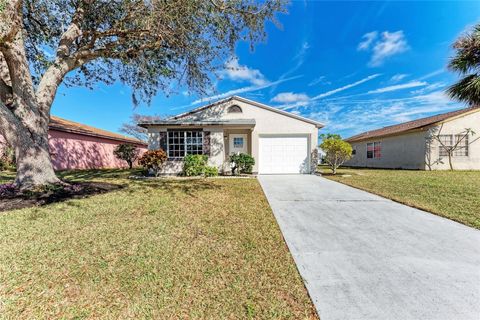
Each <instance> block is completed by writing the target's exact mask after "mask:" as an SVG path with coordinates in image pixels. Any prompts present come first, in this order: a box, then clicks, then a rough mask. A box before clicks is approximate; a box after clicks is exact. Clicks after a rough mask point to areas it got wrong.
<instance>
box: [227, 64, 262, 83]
mask: <svg viewBox="0 0 480 320" xmlns="http://www.w3.org/2000/svg"><path fill="white" fill-rule="evenodd" d="M223 75H225V76H226V77H228V78H229V79H231V80H234V81H248V82H250V83H251V84H254V85H257V86H261V85H265V84H267V83H268V81H267V80H266V79H265V76H264V75H263V74H262V73H261V72H260V70H258V69H250V68H249V67H247V66H242V65H240V64H239V63H238V59H236V58H233V59H230V60H229V61H228V62H227V63H226V64H225V70H224V72H223Z"/></svg>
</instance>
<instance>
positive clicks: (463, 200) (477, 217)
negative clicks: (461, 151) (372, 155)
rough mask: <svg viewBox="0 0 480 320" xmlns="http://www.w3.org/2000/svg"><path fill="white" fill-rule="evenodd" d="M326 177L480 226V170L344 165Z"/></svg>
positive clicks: (324, 171) (327, 171) (324, 170)
mask: <svg viewBox="0 0 480 320" xmlns="http://www.w3.org/2000/svg"><path fill="white" fill-rule="evenodd" d="M320 170H321V171H322V172H323V173H327V175H324V176H325V177H326V178H329V179H332V180H335V181H338V182H341V183H345V184H348V185H350V186H353V187H356V188H359V189H363V190H366V191H370V192H372V193H375V194H378V195H381V196H384V197H386V198H390V199H393V200H395V201H398V202H401V203H405V204H407V205H409V206H413V207H417V208H420V209H423V210H426V211H429V212H432V213H434V214H437V215H439V216H443V217H446V218H449V219H452V220H455V221H458V222H460V223H463V224H465V225H468V226H471V227H474V228H477V229H480V171H413V170H380V169H378V170H377V169H354V168H342V169H340V170H339V171H338V175H337V176H332V175H330V174H328V173H329V172H331V171H329V170H327V169H326V168H325V167H321V168H320Z"/></svg>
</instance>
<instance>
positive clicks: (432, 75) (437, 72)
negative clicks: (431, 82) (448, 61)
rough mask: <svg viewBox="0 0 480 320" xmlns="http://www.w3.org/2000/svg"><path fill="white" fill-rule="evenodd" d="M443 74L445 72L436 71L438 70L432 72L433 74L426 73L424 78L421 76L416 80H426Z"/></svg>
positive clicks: (441, 70)
mask: <svg viewBox="0 0 480 320" xmlns="http://www.w3.org/2000/svg"><path fill="white" fill-rule="evenodd" d="M444 72H445V70H443V69H438V70H435V71H433V72H430V73H427V74H426V75H424V76H421V77H420V78H418V79H417V80H426V79H429V78H432V77H435V76H437V75H439V74H442V73H444Z"/></svg>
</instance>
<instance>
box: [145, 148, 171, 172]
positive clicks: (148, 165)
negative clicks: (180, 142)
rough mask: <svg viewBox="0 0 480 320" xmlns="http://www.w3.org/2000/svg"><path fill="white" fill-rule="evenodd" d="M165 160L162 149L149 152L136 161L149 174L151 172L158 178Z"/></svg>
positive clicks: (164, 153) (165, 154)
mask: <svg viewBox="0 0 480 320" xmlns="http://www.w3.org/2000/svg"><path fill="white" fill-rule="evenodd" d="M167 158H168V157H167V153H166V152H165V151H163V150H162V149H158V150H149V151H147V152H145V153H144V154H143V155H142V156H141V157H140V159H138V163H139V164H140V165H141V166H143V167H144V168H145V169H147V170H148V171H149V173H150V172H151V173H153V174H154V175H155V176H158V175H159V174H160V171H161V170H162V167H163V164H164V163H165V161H167Z"/></svg>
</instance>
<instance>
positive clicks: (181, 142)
mask: <svg viewBox="0 0 480 320" xmlns="http://www.w3.org/2000/svg"><path fill="white" fill-rule="evenodd" d="M167 148H168V157H169V158H177V159H179V158H183V157H185V156H186V155H187V154H203V131H168V144H167Z"/></svg>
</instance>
